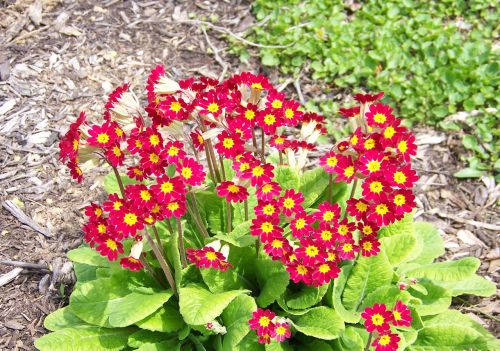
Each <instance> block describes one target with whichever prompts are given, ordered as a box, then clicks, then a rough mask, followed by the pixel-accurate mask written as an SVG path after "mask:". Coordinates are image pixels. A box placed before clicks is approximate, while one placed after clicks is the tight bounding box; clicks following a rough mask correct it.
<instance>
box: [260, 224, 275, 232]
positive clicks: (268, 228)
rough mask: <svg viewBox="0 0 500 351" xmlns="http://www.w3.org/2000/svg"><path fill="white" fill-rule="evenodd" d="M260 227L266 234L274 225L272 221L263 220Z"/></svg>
mask: <svg viewBox="0 0 500 351" xmlns="http://www.w3.org/2000/svg"><path fill="white" fill-rule="evenodd" d="M260 229H261V230H262V231H263V232H264V233H266V234H267V233H270V232H272V231H273V229H274V226H273V224H272V223H269V222H264V223H262V224H261V226H260Z"/></svg>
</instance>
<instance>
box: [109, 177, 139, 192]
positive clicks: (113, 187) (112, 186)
mask: <svg viewBox="0 0 500 351" xmlns="http://www.w3.org/2000/svg"><path fill="white" fill-rule="evenodd" d="M120 177H121V180H122V183H123V186H127V185H129V184H137V183H139V182H138V181H137V180H135V179H132V178H129V177H127V175H126V174H120ZM103 187H104V190H105V191H106V192H107V193H108V194H115V193H116V194H118V195H120V196H121V193H120V187H119V185H118V182H117V181H116V177H115V174H114V173H113V172H111V173H108V174H106V175H105V176H104V183H103Z"/></svg>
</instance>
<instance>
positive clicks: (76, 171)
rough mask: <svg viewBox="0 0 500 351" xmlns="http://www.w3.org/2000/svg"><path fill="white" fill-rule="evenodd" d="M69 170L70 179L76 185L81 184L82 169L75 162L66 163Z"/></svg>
mask: <svg viewBox="0 0 500 351" xmlns="http://www.w3.org/2000/svg"><path fill="white" fill-rule="evenodd" d="M67 166H68V168H69V174H71V177H72V178H73V179H74V180H76V181H77V183H81V182H82V180H83V171H82V169H81V168H80V167H79V166H78V164H76V163H75V162H72V161H70V162H68V164H67Z"/></svg>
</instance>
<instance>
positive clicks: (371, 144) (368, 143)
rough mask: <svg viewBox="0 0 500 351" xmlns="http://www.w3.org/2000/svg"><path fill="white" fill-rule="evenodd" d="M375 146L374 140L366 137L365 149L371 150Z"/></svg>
mask: <svg viewBox="0 0 500 351" xmlns="http://www.w3.org/2000/svg"><path fill="white" fill-rule="evenodd" d="M374 147H375V140H373V139H371V138H370V139H366V141H365V149H366V150H371V149H373V148H374Z"/></svg>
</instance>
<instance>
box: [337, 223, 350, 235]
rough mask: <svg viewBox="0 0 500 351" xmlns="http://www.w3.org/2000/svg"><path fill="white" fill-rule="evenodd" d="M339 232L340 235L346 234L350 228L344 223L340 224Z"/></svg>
mask: <svg viewBox="0 0 500 351" xmlns="http://www.w3.org/2000/svg"><path fill="white" fill-rule="evenodd" d="M337 232H338V233H339V234H340V235H346V234H347V233H348V232H349V228H348V227H347V226H346V225H344V224H342V225H340V226H339V228H338V229H337Z"/></svg>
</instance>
